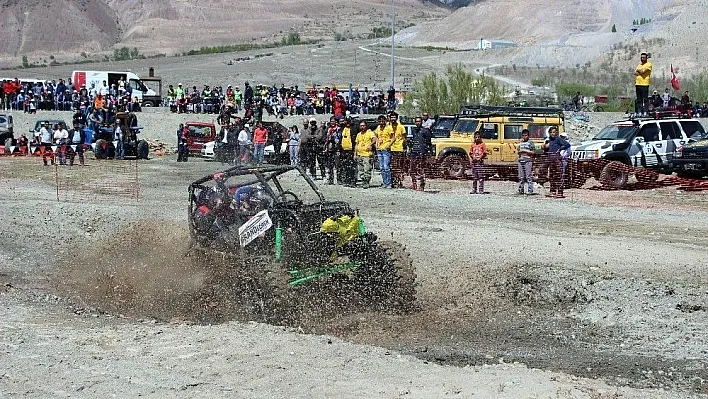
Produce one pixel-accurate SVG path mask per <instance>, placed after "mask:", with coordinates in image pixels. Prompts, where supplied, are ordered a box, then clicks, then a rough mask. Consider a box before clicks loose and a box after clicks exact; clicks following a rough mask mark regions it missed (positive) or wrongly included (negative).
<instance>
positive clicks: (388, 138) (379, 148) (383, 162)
mask: <svg viewBox="0 0 708 399" xmlns="http://www.w3.org/2000/svg"><path fill="white" fill-rule="evenodd" d="M377 120H378V122H379V126H378V127H377V128H376V131H374V134H375V135H376V155H377V156H378V158H379V170H380V171H381V180H382V181H383V188H391V145H392V144H393V130H391V129H389V127H388V126H387V125H386V116H385V115H379V117H378V118H377Z"/></svg>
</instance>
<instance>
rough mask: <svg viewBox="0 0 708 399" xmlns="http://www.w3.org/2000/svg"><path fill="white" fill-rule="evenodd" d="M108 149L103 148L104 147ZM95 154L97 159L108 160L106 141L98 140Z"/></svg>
mask: <svg viewBox="0 0 708 399" xmlns="http://www.w3.org/2000/svg"><path fill="white" fill-rule="evenodd" d="M104 145H105V146H106V148H103V146H104ZM93 154H94V156H95V157H96V159H106V158H108V144H107V142H106V140H103V139H98V140H96V146H95V147H94V150H93Z"/></svg>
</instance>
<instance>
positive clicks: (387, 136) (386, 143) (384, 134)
mask: <svg viewBox="0 0 708 399" xmlns="http://www.w3.org/2000/svg"><path fill="white" fill-rule="evenodd" d="M374 134H376V149H377V150H390V149H391V144H393V130H391V128H390V127H389V125H386V127H384V128H383V129H381V126H378V127H376V131H375V132H374Z"/></svg>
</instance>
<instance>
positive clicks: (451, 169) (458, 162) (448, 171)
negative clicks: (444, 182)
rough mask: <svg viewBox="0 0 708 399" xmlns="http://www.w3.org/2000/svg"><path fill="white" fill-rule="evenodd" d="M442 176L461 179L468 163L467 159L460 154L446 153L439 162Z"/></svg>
mask: <svg viewBox="0 0 708 399" xmlns="http://www.w3.org/2000/svg"><path fill="white" fill-rule="evenodd" d="M440 167H441V168H442V174H443V177H445V178H448V179H461V178H463V177H464V176H465V171H466V170H467V169H468V167H469V165H468V163H467V160H466V159H465V158H464V157H462V156H460V155H448V156H446V157H445V158H443V160H442V162H441V163H440Z"/></svg>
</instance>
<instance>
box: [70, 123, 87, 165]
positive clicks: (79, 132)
mask: <svg viewBox="0 0 708 399" xmlns="http://www.w3.org/2000/svg"><path fill="white" fill-rule="evenodd" d="M69 136H70V137H71V149H72V151H71V154H70V156H69V166H74V159H75V157H76V155H78V156H79V164H80V165H81V166H84V143H86V133H85V132H84V129H83V128H81V126H80V125H79V124H78V123H74V128H73V129H72V130H71V131H70V132H69Z"/></svg>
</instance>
